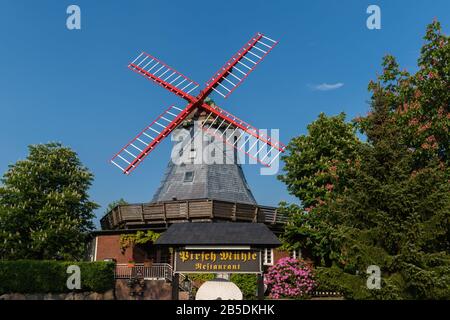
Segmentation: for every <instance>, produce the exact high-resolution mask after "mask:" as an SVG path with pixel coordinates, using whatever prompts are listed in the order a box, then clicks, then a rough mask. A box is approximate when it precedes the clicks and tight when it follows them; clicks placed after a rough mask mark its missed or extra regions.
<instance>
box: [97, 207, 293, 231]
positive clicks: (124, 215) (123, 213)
mask: <svg viewBox="0 0 450 320" xmlns="http://www.w3.org/2000/svg"><path fill="white" fill-rule="evenodd" d="M213 220H221V221H224V220H229V221H240V222H260V223H265V224H267V225H268V226H269V227H274V228H277V227H282V226H283V225H284V224H286V222H287V220H288V216H287V215H286V214H284V213H282V212H279V211H278V209H277V208H274V207H268V206H259V205H253V204H248V203H236V202H227V201H219V200H210V199H197V200H185V201H181V200H178V201H168V202H162V203H147V204H128V205H119V206H116V207H115V208H114V209H112V210H111V211H110V212H108V213H107V214H106V215H105V216H104V217H103V218H102V219H101V220H100V223H101V226H102V229H103V230H114V229H121V228H142V227H145V226H153V227H156V226H161V227H167V226H168V225H170V224H171V223H174V222H181V221H213Z"/></svg>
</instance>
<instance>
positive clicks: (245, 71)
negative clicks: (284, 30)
mask: <svg viewBox="0 0 450 320" xmlns="http://www.w3.org/2000/svg"><path fill="white" fill-rule="evenodd" d="M277 44H278V41H275V40H273V39H271V38H269V37H267V36H265V35H263V34H262V33H257V34H256V35H255V36H254V37H252V38H251V39H250V40H249V41H248V42H247V43H246V44H245V45H244V47H242V48H241V49H240V50H239V51H238V52H237V53H236V54H235V55H234V56H232V57H231V59H230V60H228V61H227V63H226V64H225V65H224V66H223V67H222V68H220V69H219V71H217V72H216V74H215V75H214V76H213V77H212V78H211V79H210V80H209V81H208V82H207V83H206V85H207V92H208V93H210V92H212V91H214V92H216V93H217V94H219V95H220V96H222V97H223V98H228V96H229V95H230V94H231V93H232V92H233V91H234V90H235V89H236V88H237V87H239V86H240V85H241V84H242V82H243V81H244V80H245V78H247V77H248V75H249V74H250V73H252V72H253V70H255V67H256V66H257V65H258V64H259V63H260V62H261V61H262V60H263V59H264V58H265V56H266V55H267V54H269V52H270V51H271V50H272V49H273V48H274V47H275V46H276V45H277Z"/></svg>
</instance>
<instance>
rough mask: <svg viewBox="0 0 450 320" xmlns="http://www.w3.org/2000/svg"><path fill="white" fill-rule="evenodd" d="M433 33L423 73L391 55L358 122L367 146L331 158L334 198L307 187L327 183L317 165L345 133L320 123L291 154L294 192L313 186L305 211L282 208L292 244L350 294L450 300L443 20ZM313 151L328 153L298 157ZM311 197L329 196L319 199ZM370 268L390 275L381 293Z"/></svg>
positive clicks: (448, 61) (449, 61) (449, 95)
mask: <svg viewBox="0 0 450 320" xmlns="http://www.w3.org/2000/svg"><path fill="white" fill-rule="evenodd" d="M424 39H425V44H424V46H423V47H422V50H421V56H420V58H419V68H420V69H419V71H417V72H416V73H415V74H409V73H408V72H406V71H400V69H399V66H398V64H397V62H396V61H395V58H394V57H392V56H386V57H385V58H384V60H383V72H382V73H381V75H380V76H379V77H378V79H377V80H376V81H372V82H371V83H370V84H369V90H370V91H371V93H372V99H371V106H370V112H369V113H368V114H367V116H365V117H361V118H358V119H355V121H354V125H356V127H357V128H358V129H359V130H360V132H361V133H362V134H364V135H365V136H366V137H367V142H365V143H359V142H358V143H355V144H354V145H355V146H356V155H354V154H353V152H351V153H348V152H345V150H348V147H347V146H345V147H344V148H343V147H342V146H340V147H339V148H341V150H342V151H341V152H334V153H333V154H332V155H331V159H330V160H331V162H333V160H334V161H335V162H336V169H333V171H336V172H337V176H338V179H337V184H333V183H332V182H330V181H326V183H330V184H333V185H334V187H333V188H331V187H329V188H326V189H327V191H329V192H328V193H325V196H323V194H324V193H323V191H322V193H316V194H314V193H307V192H306V191H308V190H315V189H313V188H315V187H316V186H317V185H320V183H321V182H320V183H318V180H317V178H316V175H315V174H314V172H315V171H316V166H317V163H319V164H320V163H321V159H322V158H323V157H324V156H327V157H328V156H329V153H328V152H327V148H326V146H327V145H330V144H331V143H332V142H333V139H337V138H331V137H332V136H333V134H325V135H324V139H325V142H324V141H323V140H321V139H320V135H321V134H320V132H321V131H323V132H326V130H329V129H327V128H328V127H327V126H326V124H323V123H322V122H321V121H317V122H316V123H315V125H318V124H320V125H321V126H322V127H323V128H320V127H319V128H318V130H317V132H319V133H317V136H316V137H315V138H311V137H310V138H308V137H300V138H297V141H309V143H305V144H303V145H299V150H298V151H296V152H295V153H292V149H289V151H291V153H290V154H289V155H288V156H287V157H286V158H287V166H286V170H287V174H286V175H285V176H289V174H291V178H290V181H288V182H290V183H287V185H288V188H291V186H292V185H295V183H292V182H291V181H294V182H295V177H296V176H297V175H298V176H297V177H298V180H299V181H301V186H302V188H303V189H305V190H300V191H297V193H294V194H296V195H297V196H298V197H299V198H300V200H302V201H303V204H304V205H303V206H302V207H298V206H288V205H286V204H284V205H283V206H282V208H281V209H282V210H285V211H289V212H291V213H292V218H291V223H290V224H289V225H288V227H287V228H286V232H285V235H284V240H285V242H286V243H287V245H289V246H293V247H297V248H302V249H303V250H305V251H306V252H307V254H308V255H310V256H311V257H312V259H313V260H314V262H315V263H316V265H318V266H320V267H322V268H321V274H323V275H328V276H327V277H324V278H323V280H324V281H322V283H325V282H326V283H327V285H328V286H329V287H332V288H333V290H338V291H342V292H345V293H346V295H347V297H352V298H387V299H408V298H409V299H410V298H420V299H449V298H450V254H449V252H450V231H449V230H450V193H449V181H450V180H449V177H450V172H449V166H448V165H449V149H448V147H449V145H448V144H449V142H450V140H449V139H448V137H449V135H448V129H449V127H450V114H449V111H450V110H449V109H450V90H448V88H450V81H449V80H450V79H449V76H450V72H449V71H450V69H449V66H450V43H449V37H448V36H445V35H443V34H442V32H441V27H440V24H439V22H437V21H435V22H433V23H432V24H430V25H429V26H428V28H427V32H426V35H425V38H424ZM322 117H323V116H322ZM333 130H334V134H336V135H337V134H342V133H339V130H337V129H336V128H333ZM309 135H310V136H313V135H315V134H314V131H312V130H309ZM354 139H356V138H354ZM347 140H348V139H347ZM351 140H352V139H351ZM294 141H295V140H294ZM324 146H325V147H324ZM310 150H325V151H323V153H322V152H318V153H317V154H316V159H314V158H307V157H306V156H304V157H299V155H298V154H299V153H300V154H301V153H302V152H303V151H305V152H306V153H308V152H310ZM343 154H345V155H346V156H344V157H342V155H343ZM343 158H344V159H345V161H342V160H343ZM311 168H312V169H311ZM308 170H310V171H308ZM304 172H306V174H303V173H304ZM299 173H301V174H299ZM341 177H344V179H341ZM282 180H283V178H282ZM283 181H285V182H286V180H283ZM289 190H290V191H291V190H292V189H289ZM310 194H312V195H313V197H317V196H320V197H321V199H322V201H315V202H311V199H312V197H311V196H310ZM305 200H306V201H305ZM307 201H310V202H307ZM311 205H312V206H311ZM370 265H377V266H379V267H380V269H381V271H382V287H381V289H380V290H368V289H367V287H366V286H365V284H366V281H365V280H366V277H367V275H366V270H367V267H368V266H370ZM330 275H332V277H331V276H330Z"/></svg>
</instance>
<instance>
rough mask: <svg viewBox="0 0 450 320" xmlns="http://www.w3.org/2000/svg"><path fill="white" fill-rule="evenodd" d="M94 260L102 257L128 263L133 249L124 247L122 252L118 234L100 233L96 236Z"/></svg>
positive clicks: (131, 258)
mask: <svg viewBox="0 0 450 320" xmlns="http://www.w3.org/2000/svg"><path fill="white" fill-rule="evenodd" d="M96 241H97V243H96V249H95V252H96V256H95V257H94V260H95V261H101V260H104V259H115V260H116V261H117V263H128V261H130V260H134V258H133V250H132V249H131V248H126V249H125V251H124V252H123V253H122V251H121V250H120V235H118V234H114V235H100V236H97V237H96Z"/></svg>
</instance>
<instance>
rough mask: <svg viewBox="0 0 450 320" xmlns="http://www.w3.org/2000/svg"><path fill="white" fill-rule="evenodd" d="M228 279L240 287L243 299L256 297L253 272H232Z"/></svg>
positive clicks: (255, 278) (255, 282) (255, 281)
mask: <svg viewBox="0 0 450 320" xmlns="http://www.w3.org/2000/svg"><path fill="white" fill-rule="evenodd" d="M230 280H231V282H234V283H235V284H236V285H237V286H238V287H239V289H241V291H242V294H243V296H244V299H246V300H253V299H256V289H257V277H256V275H255V274H238V273H237V274H232V275H231V278H230Z"/></svg>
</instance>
